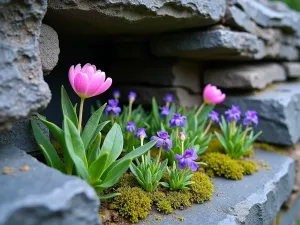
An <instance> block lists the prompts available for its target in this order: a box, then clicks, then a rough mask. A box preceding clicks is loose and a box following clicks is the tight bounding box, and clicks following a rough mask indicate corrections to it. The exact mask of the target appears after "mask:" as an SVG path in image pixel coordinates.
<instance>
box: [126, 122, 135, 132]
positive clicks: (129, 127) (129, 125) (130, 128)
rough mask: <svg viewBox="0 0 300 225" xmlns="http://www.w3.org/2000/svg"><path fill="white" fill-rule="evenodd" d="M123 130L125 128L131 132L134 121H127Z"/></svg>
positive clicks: (133, 128)
mask: <svg viewBox="0 0 300 225" xmlns="http://www.w3.org/2000/svg"><path fill="white" fill-rule="evenodd" d="M125 130H127V131H128V132H130V133H133V132H134V131H135V125H134V122H128V123H127V126H126V127H125Z"/></svg>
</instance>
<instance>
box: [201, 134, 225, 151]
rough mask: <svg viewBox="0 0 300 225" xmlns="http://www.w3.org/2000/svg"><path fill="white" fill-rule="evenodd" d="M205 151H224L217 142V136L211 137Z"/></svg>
mask: <svg viewBox="0 0 300 225" xmlns="http://www.w3.org/2000/svg"><path fill="white" fill-rule="evenodd" d="M206 152H220V153H225V151H224V148H223V146H222V145H221V143H220V142H219V140H218V138H216V137H213V138H212V139H211V140H210V142H209V144H208V148H207V151H206Z"/></svg>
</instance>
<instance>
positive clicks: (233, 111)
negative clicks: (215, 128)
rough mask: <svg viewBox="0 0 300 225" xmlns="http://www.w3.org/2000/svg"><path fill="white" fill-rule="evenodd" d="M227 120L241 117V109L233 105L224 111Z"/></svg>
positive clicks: (236, 119)
mask: <svg viewBox="0 0 300 225" xmlns="http://www.w3.org/2000/svg"><path fill="white" fill-rule="evenodd" d="M225 115H226V116H227V117H226V120H227V122H231V121H232V120H235V121H236V122H238V121H239V120H240V118H241V111H240V108H239V107H238V106H235V105H233V106H232V107H231V108H230V109H228V110H227V111H226V112H225Z"/></svg>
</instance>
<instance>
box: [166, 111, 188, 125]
mask: <svg viewBox="0 0 300 225" xmlns="http://www.w3.org/2000/svg"><path fill="white" fill-rule="evenodd" d="M185 119H186V117H185V116H181V115H180V114H176V113H174V114H173V118H171V119H170V120H169V124H170V127H174V126H175V127H184V124H185Z"/></svg>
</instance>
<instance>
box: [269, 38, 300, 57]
mask: <svg viewBox="0 0 300 225" xmlns="http://www.w3.org/2000/svg"><path fill="white" fill-rule="evenodd" d="M264 58H266V59H279V60H289V61H295V60H298V59H299V50H298V48H297V47H296V46H293V45H290V44H284V43H282V42H275V43H272V44H269V43H266V44H265V56H264Z"/></svg>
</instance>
